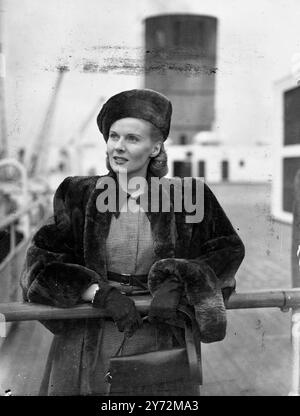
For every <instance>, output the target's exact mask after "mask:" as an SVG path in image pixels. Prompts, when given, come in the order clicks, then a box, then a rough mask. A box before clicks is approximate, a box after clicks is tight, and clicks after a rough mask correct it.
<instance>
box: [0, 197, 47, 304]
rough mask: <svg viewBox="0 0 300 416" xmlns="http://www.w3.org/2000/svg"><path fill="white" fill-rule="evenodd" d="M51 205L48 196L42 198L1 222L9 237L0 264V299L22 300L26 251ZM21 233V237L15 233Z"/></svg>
mask: <svg viewBox="0 0 300 416" xmlns="http://www.w3.org/2000/svg"><path fill="white" fill-rule="evenodd" d="M49 206H51V205H50V204H49V202H48V197H47V196H44V197H40V198H39V199H38V200H36V201H34V202H32V203H30V204H28V206H26V208H22V209H20V210H18V211H16V212H15V213H13V214H11V215H9V216H7V217H6V218H5V219H4V220H2V221H0V231H6V233H7V235H8V236H9V237H8V238H6V241H5V253H4V255H5V256H4V258H2V257H3V256H2V254H3V253H0V254H1V263H0V281H1V291H0V302H4V301H7V300H10V301H16V300H20V290H19V286H20V285H19V278H20V273H21V270H22V267H23V264H24V258H25V252H26V249H27V246H28V244H29V241H30V238H31V236H32V234H33V233H34V231H35V230H36V229H37V228H38V227H39V226H40V225H41V223H42V221H44V219H45V217H47V216H49V214H50V210H49V208H48V207H49ZM18 232H19V233H20V234H19V235H21V240H20V241H17V239H16V235H17V233H18Z"/></svg>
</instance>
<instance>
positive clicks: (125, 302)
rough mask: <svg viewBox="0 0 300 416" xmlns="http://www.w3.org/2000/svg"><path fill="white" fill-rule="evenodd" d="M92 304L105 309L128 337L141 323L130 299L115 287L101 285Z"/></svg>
mask: <svg viewBox="0 0 300 416" xmlns="http://www.w3.org/2000/svg"><path fill="white" fill-rule="evenodd" d="M93 306H94V307H96V308H103V309H105V310H106V311H107V312H108V314H109V315H110V316H111V317H112V319H113V320H114V322H115V323H116V325H117V328H118V330H119V331H120V332H125V333H126V334H127V335H128V336H129V337H131V336H132V335H133V333H134V332H135V331H136V330H137V329H138V328H139V327H140V326H141V325H142V322H143V321H142V319H141V316H140V314H139V312H138V310H137V309H136V307H135V303H134V301H133V300H132V299H130V298H129V297H127V296H126V295H123V294H122V293H120V292H119V291H118V289H117V288H115V287H112V286H109V285H102V286H101V287H100V290H98V291H97V292H96V295H95V297H94V300H93Z"/></svg>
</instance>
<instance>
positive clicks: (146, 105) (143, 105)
mask: <svg viewBox="0 0 300 416" xmlns="http://www.w3.org/2000/svg"><path fill="white" fill-rule="evenodd" d="M171 115H172V104H171V102H170V101H169V100H168V98H167V97H165V96H164V95H162V94H160V93H158V92H156V91H153V90H149V89H135V90H129V91H123V92H121V93H119V94H116V95H114V96H113V97H111V98H110V99H109V100H108V101H107V102H106V103H105V104H104V105H103V107H102V109H101V111H100V113H99V114H98V117H97V124H98V127H99V130H100V132H101V133H102V134H103V136H104V139H105V141H107V140H108V135H109V129H110V126H111V125H112V124H113V123H114V122H115V121H117V120H120V119H121V118H126V117H134V118H141V119H143V120H146V121H149V122H150V123H152V124H153V125H154V126H155V127H157V128H158V129H159V130H160V131H161V132H162V136H163V139H164V140H166V139H167V137H168V134H169V131H170V124H171Z"/></svg>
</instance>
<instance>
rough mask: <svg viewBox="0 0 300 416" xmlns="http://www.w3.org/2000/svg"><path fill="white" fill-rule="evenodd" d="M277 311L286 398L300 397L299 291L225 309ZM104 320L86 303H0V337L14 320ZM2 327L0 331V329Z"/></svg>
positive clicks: (142, 306)
mask: <svg viewBox="0 0 300 416" xmlns="http://www.w3.org/2000/svg"><path fill="white" fill-rule="evenodd" d="M150 302H151V298H150V297H149V296H139V297H138V298H136V299H135V304H136V307H137V309H138V310H139V312H140V313H141V314H143V315H144V314H147V312H148V310H149V306H150ZM248 308H280V309H281V310H282V311H284V312H287V311H289V310H290V309H291V310H292V347H293V353H292V354H293V357H292V358H293V367H292V386H291V390H290V392H289V395H290V396H300V288H299V289H284V290H281V289H280V290H270V291H267V290H261V291H255V292H247V293H234V294H232V296H231V297H230V299H229V301H228V304H227V309H248ZM96 317H107V313H106V311H105V310H102V309H96V308H93V307H92V306H91V305H90V304H81V305H78V306H76V307H73V308H57V307H53V306H45V305H39V304H34V303H26V302H24V303H17V302H14V303H2V304H0V323H1V324H0V336H1V333H2V336H3V334H4V335H5V328H4V326H5V323H6V322H15V321H32V320H55V319H78V318H96ZM1 327H2V328H1Z"/></svg>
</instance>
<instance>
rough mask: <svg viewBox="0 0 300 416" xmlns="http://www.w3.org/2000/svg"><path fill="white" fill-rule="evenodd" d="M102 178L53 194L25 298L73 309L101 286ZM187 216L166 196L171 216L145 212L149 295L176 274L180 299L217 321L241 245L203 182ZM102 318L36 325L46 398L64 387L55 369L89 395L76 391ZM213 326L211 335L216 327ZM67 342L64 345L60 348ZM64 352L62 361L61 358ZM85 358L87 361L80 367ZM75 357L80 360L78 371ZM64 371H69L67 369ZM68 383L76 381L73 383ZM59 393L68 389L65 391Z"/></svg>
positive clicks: (29, 266)
mask: <svg viewBox="0 0 300 416" xmlns="http://www.w3.org/2000/svg"><path fill="white" fill-rule="evenodd" d="M109 175H110V176H113V174H111V173H110V174H109ZM103 177H106V176H103ZM103 177H99V176H93V177H68V178H66V179H65V180H64V181H63V182H62V183H61V185H60V186H59V187H58V189H57V191H56V193H55V196H54V218H53V219H51V220H50V221H49V222H48V223H47V224H45V225H44V226H43V227H41V228H40V229H39V230H38V231H37V233H36V234H35V235H34V237H33V240H32V243H31V245H30V247H29V249H28V252H27V258H26V264H25V267H24V271H23V273H22V276H21V287H22V290H23V297H24V300H25V301H29V302H37V303H42V304H48V305H54V306H58V307H72V306H74V305H76V304H78V303H80V302H82V301H81V294H82V292H83V291H84V290H85V289H86V288H88V287H89V286H90V285H91V284H92V283H101V282H104V281H107V267H106V253H105V250H106V238H107V236H108V232H109V227H110V221H111V216H112V215H114V213H112V212H108V211H107V212H99V210H98V209H97V204H96V202H97V197H98V196H99V195H100V193H101V192H103V189H99V187H98V186H96V184H97V181H98V180H99V179H101V178H103ZM186 215H187V213H186V212H184V210H183V212H174V209H173V205H172V199H171V209H170V212H161V210H159V212H147V216H148V218H149V221H150V224H151V230H152V235H153V244H154V247H153V248H154V254H155V263H154V265H153V267H152V269H151V273H150V274H149V282H148V284H149V288H150V291H151V293H154V292H155V290H156V289H157V287H159V285H160V284H161V283H162V281H163V280H165V279H167V278H168V276H169V275H170V273H175V274H176V273H177V274H179V275H180V279H182V282H183V284H184V290H185V298H186V300H187V302H188V303H189V304H190V305H192V306H193V307H194V308H195V312H196V315H197V313H198V315H199V314H200V315H201V313H202V312H203V311H204V312H203V313H205V311H206V310H207V307H208V310H209V311H210V312H209V314H208V316H209V317H210V316H211V313H212V315H213V314H215V316H213V318H212V319H213V320H215V321H216V322H220V321H221V322H222V321H224V319H225V317H224V314H225V311H224V310H223V309H222V305H221V308H219V305H220V296H219V295H220V293H221V294H222V295H223V299H224V301H225V304H226V301H227V299H228V297H229V296H230V294H231V293H232V291H233V290H234V289H235V278H234V276H235V273H236V271H237V270H238V267H239V266H240V263H241V262H242V260H243V257H244V245H243V243H242V241H241V240H240V238H239V236H238V235H237V233H236V231H235V230H234V228H233V226H232V224H231V223H230V221H229V220H228V218H227V216H226V215H225V213H224V211H223V209H222V208H221V206H220V204H219V203H218V201H217V199H216V198H215V196H214V194H213V193H212V192H211V190H210V189H209V187H208V186H207V185H204V217H203V220H202V221H201V222H199V223H188V222H186V221H185V216H186ZM177 260H179V262H177ZM180 260H182V261H180ZM214 302H215V303H214ZM221 303H222V301H221ZM214 306H215V307H214ZM209 319H210V318H209ZM101 321H102V320H101V319H99V320H97V319H90V320H85V319H81V320H80V319H78V320H61V321H43V322H42V323H43V324H44V325H45V326H46V327H47V328H48V329H49V330H51V331H52V332H53V333H54V334H55V337H54V341H53V344H52V347H51V350H50V354H49V358H48V364H47V367H48V373H47V370H46V373H47V374H46V373H45V378H46V379H45V378H44V384H46V385H47V387H46V390H47V391H48V393H45V392H44V394H49V383H50V384H51V386H52V387H53V386H54V384H56V390H55V387H53V389H54V390H53V391H52V394H59V393H58V392H59V391H63V390H64V387H63V386H62V385H61V383H60V382H59V381H58V378H59V377H58V375H57V376H55V374H58V373H59V371H58V369H59V368H60V369H61V370H62V368H63V371H64V372H65V375H66V378H67V380H64V386H66V385H70V383H71V385H73V390H72V391H75V394H78V392H82V391H84V392H85V393H83V394H88V393H86V392H89V391H91V390H89V387H88V386H85V387H82V383H84V382H83V381H82V380H83V379H84V378H85V377H84V374H85V372H88V371H89V368H90V367H91V366H92V363H94V362H95V356H94V355H93V354H92V351H94V352H95V350H96V348H97V346H96V345H97V334H98V333H99V331H100V328H101V325H102V324H103V322H101ZM200 326H201V325H200ZM212 328H213V331H212V332H214V325H212ZM223 328H224V325H223ZM200 330H201V328H200ZM221 332H222V331H221ZM224 335H225V333H221V334H217V333H216V334H215V335H214V334H213V333H212V337H208V339H207V340H204V342H213V341H218V340H220V339H222V338H223V337H224ZM62 339H64V341H62ZM66 343H69V344H70V345H69V347H65V346H64V344H66ZM59 344H60V347H59V346H58V345H59ZM64 348H65V350H66V354H67V355H66V356H67V357H68V360H69V362H68V363H66V362H65V359H66V358H63V357H64V353H63V351H64ZM68 348H69V349H68ZM83 356H86V359H85V361H84V364H82V359H83V358H82V357H83ZM78 357H81V358H80V360H81V368H79V367H80V366H78V360H79V358H78ZM72 360H73V361H72ZM70 367H72V368H73V372H72V371H71V372H70V371H69V370H70ZM68 372H69V375H67V373H68ZM50 373H51V374H50ZM79 378H80V379H81V382H80V383H81V387H80V388H79V387H78V386H79V384H78V383H79V381H78V380H79ZM51 380H52V381H51ZM74 380H76V381H74ZM68 383H69V384H68ZM74 383H75V384H76V383H77V384H76V385H75V386H74ZM59 385H60V387H58V386H59ZM70 388H71V387H70ZM59 389H61V390H59ZM64 391H66V390H64ZM55 392H56V393H55ZM42 394H43V393H42ZM50 394H51V393H50ZM61 394H63V393H61ZM65 394H70V392H69V391H68V390H67V393H65Z"/></svg>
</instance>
